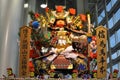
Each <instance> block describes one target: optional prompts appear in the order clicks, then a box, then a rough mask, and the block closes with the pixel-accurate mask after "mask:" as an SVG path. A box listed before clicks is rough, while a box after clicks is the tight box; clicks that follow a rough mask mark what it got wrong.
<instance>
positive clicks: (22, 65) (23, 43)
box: [19, 26, 31, 77]
mask: <svg viewBox="0 0 120 80" xmlns="http://www.w3.org/2000/svg"><path fill="white" fill-rule="evenodd" d="M30 36H31V28H30V27H27V26H23V27H21V29H20V59H19V77H28V76H29V66H28V63H29V51H30Z"/></svg>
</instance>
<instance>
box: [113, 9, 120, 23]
mask: <svg viewBox="0 0 120 80" xmlns="http://www.w3.org/2000/svg"><path fill="white" fill-rule="evenodd" d="M114 16H115V23H117V22H118V20H120V9H118V11H117V12H116V13H115V15H114Z"/></svg>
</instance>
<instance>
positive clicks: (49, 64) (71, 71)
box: [19, 6, 117, 79]
mask: <svg viewBox="0 0 120 80" xmlns="http://www.w3.org/2000/svg"><path fill="white" fill-rule="evenodd" d="M45 11H46V15H45V14H44V15H43V14H39V13H34V12H32V11H31V12H30V13H29V14H30V16H31V21H30V23H29V26H23V27H21V29H20V61H19V77H22V78H25V77H30V78H40V79H44V78H49V79H51V78H52V79H53V78H62V79H76V78H81V79H91V78H96V79H97V78H98V79H103V78H106V77H107V62H106V59H107V51H106V43H107V29H106V28H104V27H103V26H99V27H97V28H94V25H92V24H91V21H90V14H78V15H76V10H75V9H73V8H70V9H68V10H65V9H64V7H63V6H56V10H52V9H49V8H46V9H45ZM116 75H117V74H116ZM116 77H117V76H116Z"/></svg>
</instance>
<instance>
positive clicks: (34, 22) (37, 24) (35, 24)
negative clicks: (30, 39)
mask: <svg viewBox="0 0 120 80" xmlns="http://www.w3.org/2000/svg"><path fill="white" fill-rule="evenodd" d="M32 26H33V28H35V29H37V28H38V27H39V22H38V21H33V22H32Z"/></svg>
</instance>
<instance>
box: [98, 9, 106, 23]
mask: <svg viewBox="0 0 120 80" xmlns="http://www.w3.org/2000/svg"><path fill="white" fill-rule="evenodd" d="M104 17H105V11H104V10H103V11H102V12H101V14H100V15H99V17H98V23H100V22H101V21H102V19H103V18H104Z"/></svg>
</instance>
